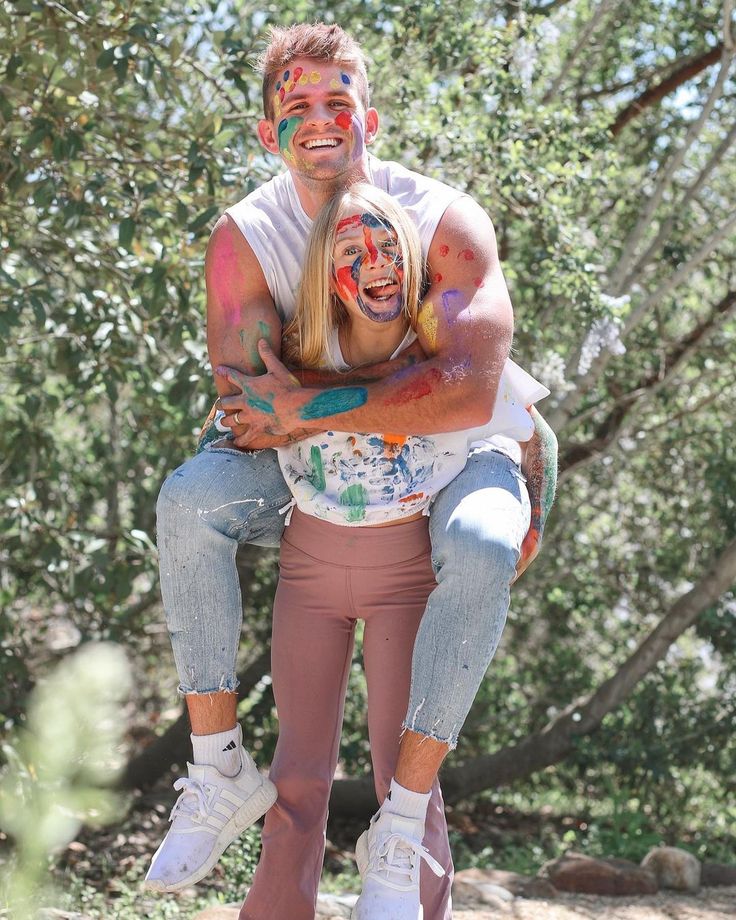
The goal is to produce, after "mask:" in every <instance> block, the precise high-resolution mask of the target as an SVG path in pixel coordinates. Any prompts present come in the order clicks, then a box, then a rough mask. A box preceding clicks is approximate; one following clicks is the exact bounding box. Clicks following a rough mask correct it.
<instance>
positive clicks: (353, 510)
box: [340, 483, 368, 524]
mask: <svg viewBox="0 0 736 920" xmlns="http://www.w3.org/2000/svg"><path fill="white" fill-rule="evenodd" d="M367 502H368V493H367V492H366V490H365V487H364V486H362V485H361V484H360V483H355V484H353V485H352V486H348V487H347V489H345V490H344V491H343V492H341V493H340V504H341V505H343V506H344V507H346V508H347V509H348V510H347V516H346V520H347V522H348V523H349V524H357V523H358V521H362V520H364V518H365V506H366V504H367Z"/></svg>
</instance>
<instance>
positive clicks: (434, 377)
mask: <svg viewBox="0 0 736 920" xmlns="http://www.w3.org/2000/svg"><path fill="white" fill-rule="evenodd" d="M441 379H442V373H441V372H440V371H439V370H437V369H436V368H434V369H433V370H431V371H430V372H429V373H428V374H425V375H424V377H420V378H419V379H418V380H412V382H411V383H410V384H408V385H407V386H405V387H402V389H400V390H399V391H398V393H396V395H395V396H392V397H391V398H390V399H387V400H386V405H387V406H402V405H404V404H405V403H408V402H412V400H414V399H421V398H422V397H423V396H429V395H430V393H432V391H433V390H434V389H435V387H436V385H437V384H438V383H439V382H440V380H441Z"/></svg>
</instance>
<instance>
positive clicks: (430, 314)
mask: <svg viewBox="0 0 736 920" xmlns="http://www.w3.org/2000/svg"><path fill="white" fill-rule="evenodd" d="M417 321H418V322H419V328H420V329H421V330H422V332H423V333H424V335H425V337H426V339H427V344H428V345H429V347H430V348H431V349H432V351H436V349H437V326H438V322H437V317H436V316H435V315H434V306H433V305H432V304H431V303H430V301H428V300H426V301H425V302H424V303H423V304H422V309H421V310H420V311H419V316H418V317H417Z"/></svg>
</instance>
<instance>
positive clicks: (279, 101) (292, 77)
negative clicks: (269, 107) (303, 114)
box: [273, 67, 322, 118]
mask: <svg viewBox="0 0 736 920" xmlns="http://www.w3.org/2000/svg"><path fill="white" fill-rule="evenodd" d="M321 81H322V74H321V73H320V72H319V71H318V70H312V71H311V72H310V73H307V72H306V71H305V70H304V68H303V67H295V68H294V70H293V72H292V71H290V70H285V71H284V72H283V74H282V76H281V79H280V80H277V81H276V86H275V87H274V89H275V90H276V92H275V94H274V97H273V109H274V114H275V117H276V118H278V117H279V115H280V114H281V108H282V106H283V104H284V100H285V99H286V97H287V96H288V95H289V93H291V92H292V91H293V90H294V88H295V87H296V86H306V85H307V84H311V85H312V86H316V84H317V83H320V82H321Z"/></svg>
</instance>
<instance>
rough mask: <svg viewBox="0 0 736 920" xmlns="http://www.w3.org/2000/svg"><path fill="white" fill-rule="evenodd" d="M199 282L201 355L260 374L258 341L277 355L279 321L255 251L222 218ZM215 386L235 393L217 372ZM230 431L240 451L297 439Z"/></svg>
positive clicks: (222, 392) (246, 428)
mask: <svg viewBox="0 0 736 920" xmlns="http://www.w3.org/2000/svg"><path fill="white" fill-rule="evenodd" d="M205 281H206V285H207V351H208V353H209V357H210V364H211V366H212V367H213V368H216V367H218V366H219V365H221V364H227V365H231V366H232V367H234V368H237V369H238V371H240V372H242V373H245V374H249V375H255V374H262V373H263V371H264V370H265V367H264V364H263V361H262V360H261V357H260V355H259V353H258V342H259V340H261V339H264V340H266V341H267V342H268V343H269V345H270V347H271V348H272V349H273V351H274V353H275V354H276V355H280V354H281V320H280V319H279V317H278V314H277V313H276V308H275V306H274V303H273V298H272V297H271V292H270V291H269V289H268V285H267V284H266V279H265V277H264V275H263V271H262V269H261V266H260V263H259V262H258V259H257V258H256V256H255V253H254V252H253V250H252V248H251V246H250V244H249V243H248V241H247V240H246V239H245V237H244V236H243V234H242V233H241V232H240V230H239V229H238V228H237V226H236V225H235V224H234V223H233V221H232V220H231V219H230V218H229V217H228V216H227V215H223V216H222V217H221V218H220V219H219V220H218V222H217V224H216V225H215V228H214V230H213V231H212V235H211V237H210V240H209V243H208V245H207V253H206V256H205ZM215 386H216V387H217V392H218V393H219V394H220V396H221V397H222V396H227V395H232V394H233V393H239V392H240V389H239V388H238V387H237V386H233V385H232V384H231V383H230V382H229V381H228V380H226V379H225V378H224V377H222V376H221V375H220V374H215ZM215 408H216V407H213V411H214V409H215ZM212 414H213V413H212V412H210V415H212ZM208 420H209V417H208ZM206 424H207V423H205V425H206ZM230 427H231V429H232V431H233V432H234V434H235V435H236V437H239V438H240V440H241V442H243V443H240V444H238V445H237V446H239V447H245V446H246V443H245V442H246V441H247V446H248V447H249V448H253V449H256V448H261V447H278V446H280V445H281V444H284V443H287V442H288V441H290V440H294V439H295V438H297V437H298V436H299V432H297V431H294V432H291V434H290V436H288V437H287V436H281V435H280V436H274V435H273V434H272V433H271V432H268V431H266V430H264V429H261V431H260V432H259V433H257V434H256V435H253V434H252V433H250V430H249V426H248V424H247V423H246V424H243V425H234V424H232V425H231V426H230ZM310 433H311V432H310ZM303 434H307V432H306V431H304V432H303ZM231 443H234V442H231Z"/></svg>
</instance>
